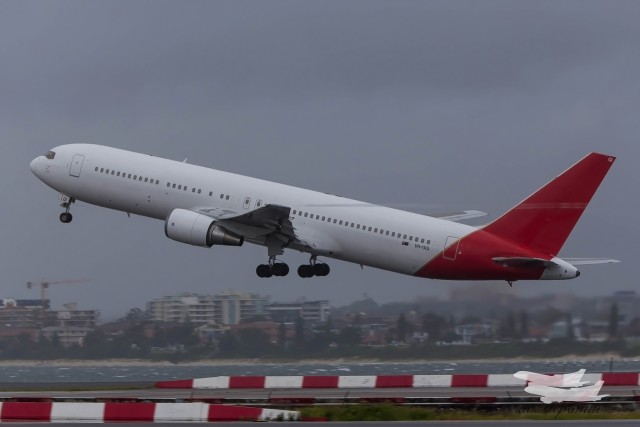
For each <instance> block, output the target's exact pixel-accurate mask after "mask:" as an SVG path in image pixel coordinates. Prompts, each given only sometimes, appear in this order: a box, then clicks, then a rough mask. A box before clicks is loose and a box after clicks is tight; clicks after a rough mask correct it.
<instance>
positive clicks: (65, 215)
mask: <svg viewBox="0 0 640 427" xmlns="http://www.w3.org/2000/svg"><path fill="white" fill-rule="evenodd" d="M72 219H73V215H71V214H70V213H69V212H62V213H61V214H60V222H62V223H63V224H68V223H70V222H71V220H72Z"/></svg>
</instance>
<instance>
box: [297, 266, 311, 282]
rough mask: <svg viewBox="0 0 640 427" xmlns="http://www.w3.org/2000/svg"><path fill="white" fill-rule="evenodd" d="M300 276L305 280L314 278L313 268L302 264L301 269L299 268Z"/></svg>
mask: <svg viewBox="0 0 640 427" xmlns="http://www.w3.org/2000/svg"><path fill="white" fill-rule="evenodd" d="M298 276H300V277H303V278H305V279H307V278H309V277H313V267H312V266H311V265H308V264H302V265H301V266H300V267H298Z"/></svg>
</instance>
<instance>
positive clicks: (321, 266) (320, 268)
mask: <svg viewBox="0 0 640 427" xmlns="http://www.w3.org/2000/svg"><path fill="white" fill-rule="evenodd" d="M330 271H331V269H330V268H329V265H328V264H325V263H323V262H317V261H316V256H315V255H313V256H311V258H310V259H309V264H302V265H301V266H300V267H298V276H300V277H302V278H305V279H307V278H309V277H313V276H320V277H324V276H327V275H328V274H329V272H330Z"/></svg>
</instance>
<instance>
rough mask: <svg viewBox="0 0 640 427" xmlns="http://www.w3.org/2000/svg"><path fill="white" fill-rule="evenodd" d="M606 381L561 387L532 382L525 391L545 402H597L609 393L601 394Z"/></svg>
mask: <svg viewBox="0 0 640 427" xmlns="http://www.w3.org/2000/svg"><path fill="white" fill-rule="evenodd" d="M603 384H604V381H598V382H596V383H595V384H593V385H590V386H586V387H573V388H569V389H567V388H559V387H550V386H546V385H539V384H531V385H529V386H527V387H526V388H525V389H524V391H526V392H527V393H531V394H536V395H538V396H540V401H542V402H544V403H554V402H596V401H598V400H601V399H602V398H603V397H607V396H609V395H608V394H601V395H598V393H600V389H601V388H602V385H603Z"/></svg>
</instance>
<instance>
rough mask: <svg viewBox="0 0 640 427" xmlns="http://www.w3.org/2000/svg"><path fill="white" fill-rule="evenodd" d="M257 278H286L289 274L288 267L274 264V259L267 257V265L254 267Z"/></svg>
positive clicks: (273, 257) (283, 264) (282, 263)
mask: <svg viewBox="0 0 640 427" xmlns="http://www.w3.org/2000/svg"><path fill="white" fill-rule="evenodd" d="M256 274H257V275H258V277H271V276H286V275H287V274H289V266H288V265H287V264H285V263H284V262H276V257H275V256H272V257H269V264H260V265H259V266H258V267H256Z"/></svg>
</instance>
